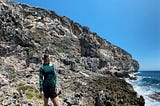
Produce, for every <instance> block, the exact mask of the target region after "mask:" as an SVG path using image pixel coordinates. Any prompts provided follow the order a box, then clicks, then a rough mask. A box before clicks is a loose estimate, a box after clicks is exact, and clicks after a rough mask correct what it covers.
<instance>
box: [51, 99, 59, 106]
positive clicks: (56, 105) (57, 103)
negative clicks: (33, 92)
mask: <svg viewBox="0 0 160 106" xmlns="http://www.w3.org/2000/svg"><path fill="white" fill-rule="evenodd" d="M51 101H52V102H53V104H54V106H60V105H59V100H58V97H55V98H51Z"/></svg>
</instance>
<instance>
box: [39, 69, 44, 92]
mask: <svg viewBox="0 0 160 106" xmlns="http://www.w3.org/2000/svg"><path fill="white" fill-rule="evenodd" d="M39 90H40V91H43V69H42V67H41V68H40V70H39Z"/></svg>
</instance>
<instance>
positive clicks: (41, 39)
mask: <svg viewBox="0 0 160 106" xmlns="http://www.w3.org/2000/svg"><path fill="white" fill-rule="evenodd" d="M0 40H1V41H0V61H1V62H0V67H1V69H0V78H1V79H2V82H4V83H2V84H1V86H0V87H1V89H2V88H7V86H8V87H10V88H11V89H9V88H7V89H8V90H9V91H12V90H13V89H17V91H16V90H14V91H13V92H12V94H13V95H12V94H10V96H11V98H12V96H13V98H14V100H15V101H14V102H13V101H12V102H13V103H15V104H16V103H17V104H20V103H22V104H23V102H24V104H25V103H26V104H27V103H30V104H32V103H33V100H28V99H27V100H26V101H27V102H26V101H22V102H20V101H19V103H18V102H17V101H16V100H17V99H18V100H19V99H22V98H23V97H25V96H27V97H28V96H29V97H30V95H29V94H27V93H26V92H27V91H28V92H29V91H34V90H35V91H34V92H37V89H38V76H37V75H38V69H39V66H40V64H41V63H42V61H41V56H42V55H43V54H44V53H49V54H51V56H52V59H53V63H54V64H55V66H56V69H57V72H58V75H59V76H58V77H59V80H60V87H61V89H62V91H66V92H64V93H63V94H62V97H61V103H62V104H63V106H71V105H74V106H76V105H77V106H92V105H96V106H101V105H105V104H107V103H108V104H113V105H118V104H119V103H122V104H123V106H125V105H126V106H128V105H139V104H140V101H139V98H137V97H136V95H137V94H136V92H134V90H133V88H132V87H131V86H130V85H129V84H127V83H125V82H123V81H121V80H119V79H117V77H128V73H129V72H136V71H137V70H138V69H139V65H138V62H137V61H136V60H134V59H132V56H131V55H130V54H129V53H128V52H126V51H125V50H123V49H121V48H120V47H117V46H115V45H113V44H111V43H110V42H108V41H106V40H104V39H103V38H101V37H99V36H98V35H97V34H96V33H93V32H91V31H90V30H89V28H88V27H85V26H82V25H80V24H79V23H76V22H73V21H72V20H71V19H69V18H67V17H65V16H59V15H57V14H56V13H55V12H54V11H47V10H45V9H42V8H39V7H30V6H28V5H24V4H20V3H13V2H11V1H10V0H0ZM101 78H102V79H101ZM19 79H20V80H19ZM73 79H74V80H73ZM104 79H106V81H107V82H105V83H104V85H105V87H106V88H105V87H104V85H103V81H105V80H104ZM113 81H115V82H114V84H113V86H109V85H108V84H112V83H113ZM98 82H99V83H98ZM26 84H29V85H32V87H28V85H26ZM94 84H95V85H96V84H99V85H97V87H96V86H95V85H94ZM116 84H118V87H117V88H116V87H115V85H116ZM120 84H122V85H123V84H124V87H126V88H125V89H123V88H122V87H120ZM22 85H23V86H22ZM69 85H70V86H69ZM78 85H81V87H82V88H81V87H80V88H79V89H78V88H76V87H77V86H78ZM25 87H26V88H25ZM102 87H103V88H102ZM114 87H115V89H120V90H121V91H119V90H117V91H116V90H115V89H114ZM119 87H120V88H119ZM28 88H29V90H28ZM33 88H35V89H34V90H33ZM92 88H95V89H92ZM121 88H122V89H121ZM126 90H128V94H126V95H123V96H116V95H118V94H119V93H123V92H126ZM102 92H104V93H103V95H101V93H102ZM106 92H108V93H106ZM112 92H114V93H115V95H111V94H112ZM30 93H33V92H30ZM0 94H1V95H7V94H9V93H7V92H6V91H3V92H1V91H0ZM34 95H37V94H34ZM97 95H99V96H100V95H101V97H99V96H97ZM107 96H108V97H107ZM105 97H107V98H105ZM133 97H134V98H133ZM32 98H36V97H32ZM72 98H74V99H72ZM102 98H103V100H106V101H108V102H104V101H103V100H102ZM125 98H128V99H127V100H125ZM88 99H90V100H91V101H86V100H88ZM11 100H12V99H7V98H5V99H4V98H3V99H1V98H0V104H1V105H6V104H7V103H8V104H11V103H12V102H9V101H11ZM36 100H37V99H36ZM36 100H35V101H34V103H33V104H38V103H39V104H42V101H39V100H38V101H36ZM99 101H101V102H99ZM100 103H101V105H100ZM8 104H7V105H8ZM33 104H32V105H33ZM28 105H29V104H28ZM36 106H37V105H36Z"/></svg>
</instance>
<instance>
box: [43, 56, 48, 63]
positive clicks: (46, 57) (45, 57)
mask: <svg viewBox="0 0 160 106" xmlns="http://www.w3.org/2000/svg"><path fill="white" fill-rule="evenodd" d="M48 57H49V54H44V56H43V61H44V63H45V62H46V60H47V59H48Z"/></svg>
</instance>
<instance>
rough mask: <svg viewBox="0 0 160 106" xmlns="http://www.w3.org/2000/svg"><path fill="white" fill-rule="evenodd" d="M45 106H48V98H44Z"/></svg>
mask: <svg viewBox="0 0 160 106" xmlns="http://www.w3.org/2000/svg"><path fill="white" fill-rule="evenodd" d="M44 106H48V98H45V97H44Z"/></svg>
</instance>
